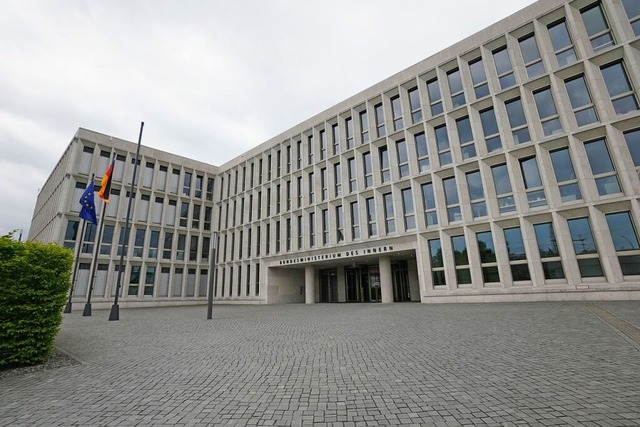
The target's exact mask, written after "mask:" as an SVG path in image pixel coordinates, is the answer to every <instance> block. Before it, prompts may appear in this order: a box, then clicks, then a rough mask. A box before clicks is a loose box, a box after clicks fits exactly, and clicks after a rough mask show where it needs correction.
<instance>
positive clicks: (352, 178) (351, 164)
mask: <svg viewBox="0 0 640 427" xmlns="http://www.w3.org/2000/svg"><path fill="white" fill-rule="evenodd" d="M347 169H348V170H347V172H348V173H349V193H353V192H354V191H357V190H358V182H357V178H358V177H357V175H356V159H355V157H352V158H350V159H347Z"/></svg>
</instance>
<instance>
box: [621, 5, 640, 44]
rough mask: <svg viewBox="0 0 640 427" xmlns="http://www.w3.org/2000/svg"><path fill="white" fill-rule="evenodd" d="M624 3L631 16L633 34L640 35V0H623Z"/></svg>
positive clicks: (629, 16)
mask: <svg viewBox="0 0 640 427" xmlns="http://www.w3.org/2000/svg"><path fill="white" fill-rule="evenodd" d="M622 5H623V6H624V10H625V12H626V13H627V17H628V18H629V23H630V24H631V28H632V29H633V34H635V35H636V36H640V2H639V1H638V0H622Z"/></svg>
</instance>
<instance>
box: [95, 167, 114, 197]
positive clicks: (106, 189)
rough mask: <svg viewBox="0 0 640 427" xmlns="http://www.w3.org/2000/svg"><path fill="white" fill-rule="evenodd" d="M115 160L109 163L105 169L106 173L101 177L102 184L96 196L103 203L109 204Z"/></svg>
mask: <svg viewBox="0 0 640 427" xmlns="http://www.w3.org/2000/svg"><path fill="white" fill-rule="evenodd" d="M115 162H116V159H115V158H114V159H113V160H112V161H111V164H110V165H109V167H108V168H107V171H106V172H105V173H104V176H103V177H102V183H101V184H100V191H98V196H99V197H100V198H101V199H102V200H104V202H105V203H109V196H110V195H111V179H112V175H113V165H114V164H115Z"/></svg>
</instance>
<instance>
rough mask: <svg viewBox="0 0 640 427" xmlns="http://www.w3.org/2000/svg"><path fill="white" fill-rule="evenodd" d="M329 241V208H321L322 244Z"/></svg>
mask: <svg viewBox="0 0 640 427" xmlns="http://www.w3.org/2000/svg"><path fill="white" fill-rule="evenodd" d="M328 243H329V209H323V210H322V245H326V244H328Z"/></svg>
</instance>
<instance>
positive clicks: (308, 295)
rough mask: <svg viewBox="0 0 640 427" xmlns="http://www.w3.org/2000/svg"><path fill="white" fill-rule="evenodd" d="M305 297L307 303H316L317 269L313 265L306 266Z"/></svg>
mask: <svg viewBox="0 0 640 427" xmlns="http://www.w3.org/2000/svg"><path fill="white" fill-rule="evenodd" d="M304 298H305V303H306V304H315V303H316V269H315V268H314V267H313V265H306V266H305V267H304Z"/></svg>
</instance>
